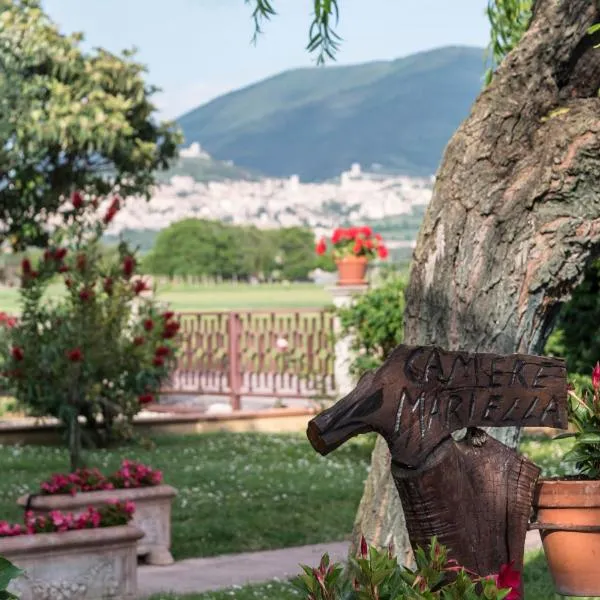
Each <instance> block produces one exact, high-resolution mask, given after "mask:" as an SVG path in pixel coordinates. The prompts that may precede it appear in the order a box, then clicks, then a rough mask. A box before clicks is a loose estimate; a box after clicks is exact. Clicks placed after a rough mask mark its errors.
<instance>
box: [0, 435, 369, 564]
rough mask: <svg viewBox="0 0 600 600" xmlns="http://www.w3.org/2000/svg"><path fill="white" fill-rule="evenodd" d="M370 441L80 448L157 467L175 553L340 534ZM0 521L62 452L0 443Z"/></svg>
mask: <svg viewBox="0 0 600 600" xmlns="http://www.w3.org/2000/svg"><path fill="white" fill-rule="evenodd" d="M372 445H373V440H372V438H366V439H363V440H362V441H361V440H357V441H353V442H351V443H348V444H345V445H344V446H343V447H342V448H340V449H339V450H337V451H336V452H335V454H332V455H331V456H329V457H327V458H323V457H321V456H320V455H318V454H317V453H316V452H315V451H314V450H313V449H312V447H311V446H310V445H309V443H308V441H307V439H306V436H304V435H264V434H258V433H243V434H242V433H240V434H234V433H215V434H204V435H196V436H178V437H174V436H165V437H160V438H157V439H156V447H155V448H153V449H143V448H140V447H139V446H137V445H136V446H135V447H129V448H120V449H116V450H111V451H94V452H89V453H88V454H87V462H88V464H89V465H91V466H97V467H99V468H100V469H102V470H104V471H112V470H114V469H116V468H117V467H118V465H119V463H120V461H121V459H122V458H135V459H136V460H140V461H142V462H144V463H147V464H150V465H152V466H153V467H155V468H159V469H161V470H163V472H164V475H165V480H166V482H167V483H169V484H171V485H173V486H174V487H176V488H177V489H178V490H179V494H178V496H177V498H176V499H175V502H174V505H173V515H172V535H173V540H172V542H173V543H172V550H173V554H174V556H175V558H176V559H182V558H188V557H202V556H214V555H218V554H228V553H235V552H245V551H253V550H267V549H273V548H285V547H290V546H300V545H303V544H314V543H319V542H324V541H338V540H343V539H346V538H348V536H349V534H350V532H351V531H352V525H353V522H354V516H355V514H356V510H357V508H358V503H359V500H360V497H361V494H362V490H363V482H364V480H365V479H366V477H367V473H368V467H369V462H370V461H369V459H370V454H371V450H372ZM0 464H2V478H1V479H0V519H3V520H8V521H13V522H20V521H22V517H23V514H22V510H21V509H20V508H19V507H18V506H17V505H16V499H17V497H19V496H20V495H22V494H25V493H27V492H35V491H37V489H38V486H39V483H40V482H41V481H42V480H44V479H46V478H48V477H49V476H50V475H51V474H52V473H54V472H64V471H65V470H66V469H67V468H68V461H67V453H66V451H65V450H63V449H62V448H50V447H34V446H24V447H18V446H10V447H9V446H5V447H0Z"/></svg>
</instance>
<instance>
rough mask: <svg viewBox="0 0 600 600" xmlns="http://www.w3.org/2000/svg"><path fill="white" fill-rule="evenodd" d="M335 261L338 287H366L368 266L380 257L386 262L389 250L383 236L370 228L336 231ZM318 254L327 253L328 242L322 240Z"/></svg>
mask: <svg viewBox="0 0 600 600" xmlns="http://www.w3.org/2000/svg"><path fill="white" fill-rule="evenodd" d="M331 245H332V252H333V259H334V260H335V264H336V266H337V269H338V285H344V286H345V285H364V284H365V283H366V282H365V274H366V272H367V264H368V263H369V261H370V260H373V259H374V258H376V257H379V258H380V259H381V260H385V259H386V258H387V256H388V250H387V247H386V246H385V244H384V243H383V240H382V238H381V235H379V234H378V233H376V234H373V231H372V230H371V228H370V227H366V226H365V227H349V228H348V229H336V230H335V231H334V232H333V234H332V236H331ZM316 252H317V254H318V255H319V256H322V255H324V254H325V252H327V241H326V240H325V238H321V239H320V240H319V241H318V243H317V246H316Z"/></svg>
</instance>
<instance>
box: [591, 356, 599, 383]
mask: <svg viewBox="0 0 600 600" xmlns="http://www.w3.org/2000/svg"><path fill="white" fill-rule="evenodd" d="M592 385H593V386H594V389H595V390H597V389H600V362H597V363H596V366H595V367H594V370H593V371H592Z"/></svg>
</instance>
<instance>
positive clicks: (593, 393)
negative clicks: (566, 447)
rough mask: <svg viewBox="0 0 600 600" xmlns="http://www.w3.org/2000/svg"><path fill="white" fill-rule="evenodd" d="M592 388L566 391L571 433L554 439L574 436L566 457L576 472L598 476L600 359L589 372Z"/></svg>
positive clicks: (593, 477) (592, 477) (599, 474)
mask: <svg viewBox="0 0 600 600" xmlns="http://www.w3.org/2000/svg"><path fill="white" fill-rule="evenodd" d="M591 386H592V387H591V390H589V389H583V390H582V392H581V393H577V392H575V391H574V390H570V391H569V398H570V403H569V422H570V423H571V424H572V425H573V426H574V427H575V432H574V433H561V434H560V435H558V436H556V438H555V439H561V438H567V437H573V438H575V443H574V444H573V447H572V449H571V450H570V451H569V452H568V453H567V455H566V456H565V460H566V461H570V462H574V463H575V467H576V469H577V471H578V472H579V474H580V475H581V476H583V477H586V478H589V479H600V362H598V363H596V366H595V367H594V369H593V371H592V380H591Z"/></svg>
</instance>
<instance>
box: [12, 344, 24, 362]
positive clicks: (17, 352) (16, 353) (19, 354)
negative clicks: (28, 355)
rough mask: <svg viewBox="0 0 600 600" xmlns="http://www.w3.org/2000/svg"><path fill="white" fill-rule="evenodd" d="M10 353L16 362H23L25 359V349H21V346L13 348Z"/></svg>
mask: <svg viewBox="0 0 600 600" xmlns="http://www.w3.org/2000/svg"><path fill="white" fill-rule="evenodd" d="M10 353H11V354H12V357H13V358H14V359H15V360H18V361H21V360H23V359H24V358H25V352H23V348H19V346H13V347H12V349H11V351H10Z"/></svg>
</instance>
